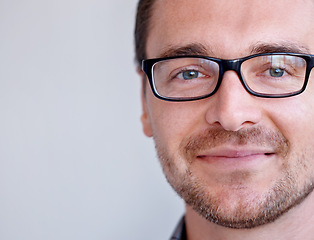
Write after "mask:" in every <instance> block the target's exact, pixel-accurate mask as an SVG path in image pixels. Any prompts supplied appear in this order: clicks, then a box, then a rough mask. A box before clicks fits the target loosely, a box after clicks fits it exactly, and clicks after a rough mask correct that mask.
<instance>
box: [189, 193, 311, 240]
mask: <svg viewBox="0 0 314 240" xmlns="http://www.w3.org/2000/svg"><path fill="white" fill-rule="evenodd" d="M313 200H314V194H313V193H311V194H310V195H309V196H308V197H307V198H306V199H305V200H304V201H303V202H302V203H301V204H299V205H298V206H296V207H294V208H293V209H291V210H290V211H288V212H287V213H285V214H284V215H283V216H281V217H280V218H279V219H277V220H276V221H275V222H272V223H268V224H265V225H262V226H259V227H256V228H252V229H231V228H226V227H222V226H219V225H217V224H214V223H211V222H209V221H208V220H206V219H204V218H203V217H201V216H200V215H199V214H198V213H196V212H195V211H194V210H193V209H192V208H191V207H190V206H186V216H185V221H186V231H187V239H188V240H229V239H230V240H231V239H232V240H240V239H241V240H247V239H255V240H259V239H263V240H264V239H277V240H299V239H303V240H310V239H313V235H314V227H313V225H314V224H313V223H314V204H313Z"/></svg>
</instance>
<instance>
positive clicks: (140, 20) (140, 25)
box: [134, 0, 155, 65]
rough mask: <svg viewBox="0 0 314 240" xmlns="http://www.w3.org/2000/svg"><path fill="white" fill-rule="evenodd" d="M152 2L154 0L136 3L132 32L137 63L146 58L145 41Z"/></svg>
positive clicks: (141, 0) (143, 0) (142, 0)
mask: <svg viewBox="0 0 314 240" xmlns="http://www.w3.org/2000/svg"><path fill="white" fill-rule="evenodd" d="M154 2H155V0H139V2H138V5H137V14H136V23H135V32H134V34H135V54H136V61H137V63H138V64H139V65H140V64H141V61H142V60H143V59H146V41H147V35H148V28H149V23H150V18H151V14H152V8H153V4H154Z"/></svg>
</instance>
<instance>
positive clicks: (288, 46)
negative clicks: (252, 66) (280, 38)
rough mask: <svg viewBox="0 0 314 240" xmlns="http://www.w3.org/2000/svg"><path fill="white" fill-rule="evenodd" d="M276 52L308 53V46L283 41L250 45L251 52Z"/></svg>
mask: <svg viewBox="0 0 314 240" xmlns="http://www.w3.org/2000/svg"><path fill="white" fill-rule="evenodd" d="M276 52H278V53H279V52H288V53H305V54H310V50H309V48H307V47H305V46H303V45H299V44H296V43H291V42H283V43H262V42H259V43H257V44H255V45H253V46H252V47H251V51H250V53H251V54H259V53H276Z"/></svg>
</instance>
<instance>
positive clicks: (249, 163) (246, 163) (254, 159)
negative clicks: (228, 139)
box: [197, 154, 275, 169]
mask: <svg viewBox="0 0 314 240" xmlns="http://www.w3.org/2000/svg"><path fill="white" fill-rule="evenodd" d="M274 155H275V154H251V155H246V156H235V157H229V156H207V155H204V156H197V159H198V160H199V161H201V162H204V163H206V164H210V165H213V166H215V167H217V168H220V167H222V168H223V169H226V168H231V169H245V168H256V167H258V166H260V165H263V164H265V162H267V161H269V160H270V159H272V158H273V157H274Z"/></svg>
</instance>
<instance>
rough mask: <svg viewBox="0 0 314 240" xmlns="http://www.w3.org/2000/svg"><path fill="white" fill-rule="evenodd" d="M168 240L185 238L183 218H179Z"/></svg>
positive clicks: (184, 239) (182, 239)
mask: <svg viewBox="0 0 314 240" xmlns="http://www.w3.org/2000/svg"><path fill="white" fill-rule="evenodd" d="M170 240H186V230H185V220H184V216H183V217H182V218H181V220H180V222H179V223H178V225H177V227H176V229H175V230H174V232H173V234H172V236H171V238H170Z"/></svg>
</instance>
